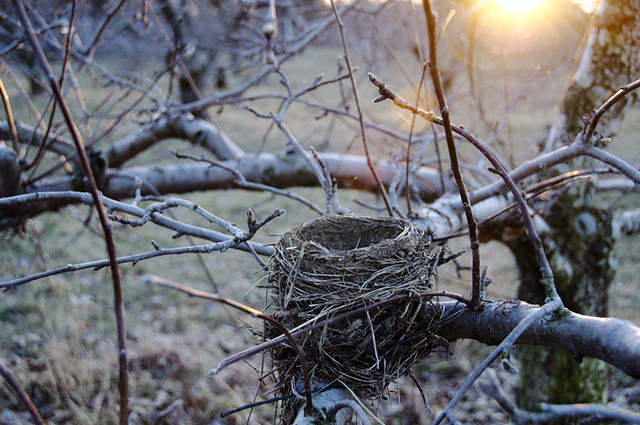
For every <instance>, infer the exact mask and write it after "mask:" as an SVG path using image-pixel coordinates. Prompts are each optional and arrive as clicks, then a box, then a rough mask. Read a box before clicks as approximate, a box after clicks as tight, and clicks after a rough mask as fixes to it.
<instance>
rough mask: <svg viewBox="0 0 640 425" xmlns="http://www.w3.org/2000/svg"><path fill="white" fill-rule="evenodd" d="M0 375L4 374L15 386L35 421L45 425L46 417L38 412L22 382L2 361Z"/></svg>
mask: <svg viewBox="0 0 640 425" xmlns="http://www.w3.org/2000/svg"><path fill="white" fill-rule="evenodd" d="M0 375H2V377H3V378H4V379H5V380H6V381H7V383H8V384H9V385H10V386H11V388H13V391H15V392H16V394H17V395H18V398H20V400H21V401H22V403H23V404H24V405H25V407H26V408H27V410H28V411H29V413H30V414H31V417H32V418H33V421H34V422H35V423H36V424H37V425H45V422H44V419H42V416H40V412H38V409H37V408H36V406H35V405H34V404H33V401H31V398H29V395H28V394H27V393H26V392H25V390H24V389H23V388H22V386H20V383H19V382H18V380H17V379H16V377H15V376H14V375H13V373H12V372H11V371H10V370H9V369H7V368H6V367H5V366H4V364H3V363H2V362H0Z"/></svg>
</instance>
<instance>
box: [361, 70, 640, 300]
mask: <svg viewBox="0 0 640 425" xmlns="http://www.w3.org/2000/svg"><path fill="white" fill-rule="evenodd" d="M369 80H370V81H371V83H373V84H374V85H375V86H376V87H378V89H379V92H380V96H379V97H378V98H376V99H375V100H374V102H382V101H383V100H385V99H391V100H393V103H394V104H395V105H397V106H400V107H401V108H404V109H408V110H410V111H411V112H413V113H414V114H417V115H420V116H421V117H423V118H425V119H427V120H428V121H431V122H434V123H436V124H440V125H442V124H443V120H442V118H440V117H438V116H436V115H435V114H434V113H433V112H427V111H425V110H423V109H421V108H417V107H415V106H413V105H411V104H409V103H407V101H406V100H404V99H403V98H402V97H400V96H398V95H397V94H396V93H395V92H394V91H393V90H391V89H390V88H389V87H388V86H387V85H386V84H384V83H383V82H382V81H380V80H379V79H378V78H377V77H376V76H375V75H373V74H371V73H369ZM451 129H452V131H453V132H455V133H457V134H459V135H460V136H462V137H463V138H465V139H466V140H467V141H468V142H470V143H471V144H472V145H473V146H475V148H476V149H478V150H479V151H480V153H482V154H483V155H484V156H485V158H487V159H488V160H489V162H490V163H491V165H492V166H493V167H494V168H495V170H494V172H495V173H496V174H498V175H499V176H500V177H501V178H502V183H503V184H505V185H506V186H507V188H508V189H509V191H510V192H511V194H512V195H513V197H514V200H515V201H516V203H517V204H518V208H519V209H520V213H521V215H522V220H523V221H524V225H525V230H526V233H527V236H528V237H529V239H531V242H532V243H533V246H534V249H535V253H536V261H537V263H538V266H539V267H540V272H541V274H542V279H541V280H540V283H541V284H542V286H543V287H544V289H545V293H546V296H547V299H548V300H550V299H559V296H558V292H557V290H556V287H555V283H554V279H553V272H552V271H551V266H550V265H549V261H548V260H547V256H546V254H545V252H544V247H543V245H542V240H541V239H540V236H539V235H538V233H537V231H536V229H535V225H534V223H533V220H532V218H531V217H530V215H529V210H528V207H527V203H526V201H525V200H524V198H523V196H522V193H521V191H520V188H519V187H518V186H517V185H516V183H515V182H514V179H513V178H512V177H511V175H510V174H509V172H508V171H507V169H506V167H505V166H504V164H503V163H502V162H501V161H500V160H499V159H498V158H497V157H496V156H495V155H494V154H493V152H491V150H490V149H489V148H488V147H487V146H485V144H484V143H482V142H481V141H480V140H478V139H477V138H476V137H474V136H473V135H472V134H471V133H469V132H468V131H466V130H465V129H463V128H462V127H459V126H456V125H453V124H451ZM596 150H597V152H596ZM588 152H589V153H591V155H596V153H597V154H601V153H602V152H604V151H602V150H601V149H598V148H595V147H593V146H585V145H579V144H576V143H573V144H571V145H569V146H567V147H563V148H562V149H560V150H557V151H555V152H554V153H551V154H547V155H546V156H547V157H551V156H554V157H555V156H558V157H560V158H555V159H554V161H556V162H555V163H559V162H562V161H563V160H566V158H570V157H573V156H577V155H586V154H588ZM601 156H602V155H601ZM610 156H613V155H610ZM603 158H604V157H603ZM605 159H610V158H608V157H607V158H605ZM612 162H613V161H612ZM625 164H626V165H628V164H627V163H625V162H624V161H622V160H618V161H616V162H615V164H613V163H612V164H610V165H613V166H614V167H616V168H618V169H620V170H621V171H623V172H624V173H625V175H628V176H629V177H630V178H635V177H636V174H637V175H638V178H639V179H640V172H638V171H637V170H629V169H628V168H632V167H631V166H630V165H629V166H628V167H625ZM537 165H538V168H536V170H539V167H540V166H539V164H537ZM525 168H526V170H525V171H529V170H533V168H532V164H526V167H524V166H523V169H525ZM518 171H520V170H518ZM531 172H533V171H531ZM634 181H636V180H634ZM638 182H640V180H638ZM496 186H497V185H496ZM488 187H490V188H491V189H493V188H494V184H491V185H489V186H488ZM494 191H495V190H489V189H485V190H484V193H483V194H482V195H484V196H485V197H484V198H483V197H480V196H475V197H471V198H470V199H474V200H475V202H477V201H478V200H479V199H486V197H487V194H489V193H491V194H493V192H494ZM478 192H480V191H478Z"/></svg>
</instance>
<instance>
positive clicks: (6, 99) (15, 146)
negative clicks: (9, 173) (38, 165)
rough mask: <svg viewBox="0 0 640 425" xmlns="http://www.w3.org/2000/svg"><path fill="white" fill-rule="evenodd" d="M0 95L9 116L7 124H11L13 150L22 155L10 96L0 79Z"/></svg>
mask: <svg viewBox="0 0 640 425" xmlns="http://www.w3.org/2000/svg"><path fill="white" fill-rule="evenodd" d="M0 95H1V96H2V103H3V104H4V111H5V113H6V114H7V123H8V124H9V134H10V135H11V143H12V145H13V150H14V151H15V153H16V154H17V155H20V142H19V140H18V130H17V129H16V122H15V121H14V120H13V113H12V112H11V103H10V102H9V95H8V94H7V90H5V88H4V84H3V83H2V79H1V78H0Z"/></svg>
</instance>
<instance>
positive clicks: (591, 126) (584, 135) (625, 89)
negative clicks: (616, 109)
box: [578, 80, 640, 143]
mask: <svg viewBox="0 0 640 425" xmlns="http://www.w3.org/2000/svg"><path fill="white" fill-rule="evenodd" d="M638 88H640V80H636V81H634V82H632V83H629V84H627V85H626V86H622V87H621V88H620V90H618V91H617V92H615V93H614V94H613V96H611V97H610V98H609V99H607V101H606V102H604V103H603V104H602V106H600V107H599V108H598V109H597V110H596V111H595V112H594V113H593V116H592V117H591V119H590V120H589V123H588V125H587V126H586V127H585V128H584V129H583V130H582V132H581V133H580V135H579V136H578V139H579V140H580V141H582V143H591V138H592V137H593V134H594V132H595V131H596V126H597V125H598V121H600V118H602V116H603V115H604V114H605V112H607V111H608V110H609V109H611V107H612V106H613V105H615V104H616V103H618V102H619V101H620V100H621V99H622V98H624V97H625V96H626V95H627V94H629V93H631V92H632V91H634V90H637V89H638Z"/></svg>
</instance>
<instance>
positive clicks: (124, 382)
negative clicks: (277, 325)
mask: <svg viewBox="0 0 640 425" xmlns="http://www.w3.org/2000/svg"><path fill="white" fill-rule="evenodd" d="M123 3H124V1H123ZM13 4H14V7H15V9H16V11H17V13H18V15H19V16H20V21H21V22H22V26H23V28H24V30H25V33H26V36H27V39H28V40H29V43H30V44H31V47H32V48H33V51H34V53H35V55H36V58H37V60H38V62H39V63H40V66H41V67H42V69H43V71H44V72H45V75H46V77H47V80H48V81H49V84H50V85H51V89H52V90H53V93H54V96H55V97H56V100H57V102H58V104H59V105H60V110H61V112H62V114H63V116H64V119H65V122H66V124H67V127H68V128H69V131H70V133H71V136H72V138H73V142H74V144H75V146H76V150H77V152H78V156H79V158H80V163H81V165H82V169H83V171H84V174H85V176H86V178H87V180H88V182H89V188H90V191H91V196H92V198H93V201H94V203H95V206H96V210H97V211H98V216H99V217H100V224H101V226H102V229H103V232H104V239H105V243H106V245H107V251H108V253H109V264H110V267H111V275H112V279H113V295H114V296H113V304H114V312H115V316H116V326H117V333H118V361H119V382H118V389H119V391H120V425H126V424H127V422H128V416H129V395H128V394H129V371H128V365H127V335H126V328H125V321H124V306H123V302H122V288H121V283H120V272H119V270H118V262H117V255H116V247H115V243H114V240H113V234H112V231H111V224H110V222H109V221H108V219H107V214H106V212H105V209H104V205H103V204H102V199H101V198H100V194H99V193H98V187H97V184H96V181H95V178H94V176H93V172H92V170H91V165H90V164H89V158H88V157H87V153H86V151H85V149H84V144H83V142H82V136H81V135H80V131H79V130H78V127H77V126H76V124H75V122H74V120H73V116H72V115H71V111H70V110H69V107H68V105H67V103H66V101H65V99H64V97H63V95H62V93H61V91H60V87H59V86H58V82H57V81H56V78H55V76H54V74H53V70H52V69H51V66H50V65H49V62H48V61H47V58H46V57H45V55H44V52H43V51H42V47H41V46H40V44H39V43H38V40H37V38H36V36H35V32H34V30H33V27H32V26H31V22H30V21H29V18H28V17H27V12H26V10H25V8H24V4H23V3H22V0H13Z"/></svg>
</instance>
